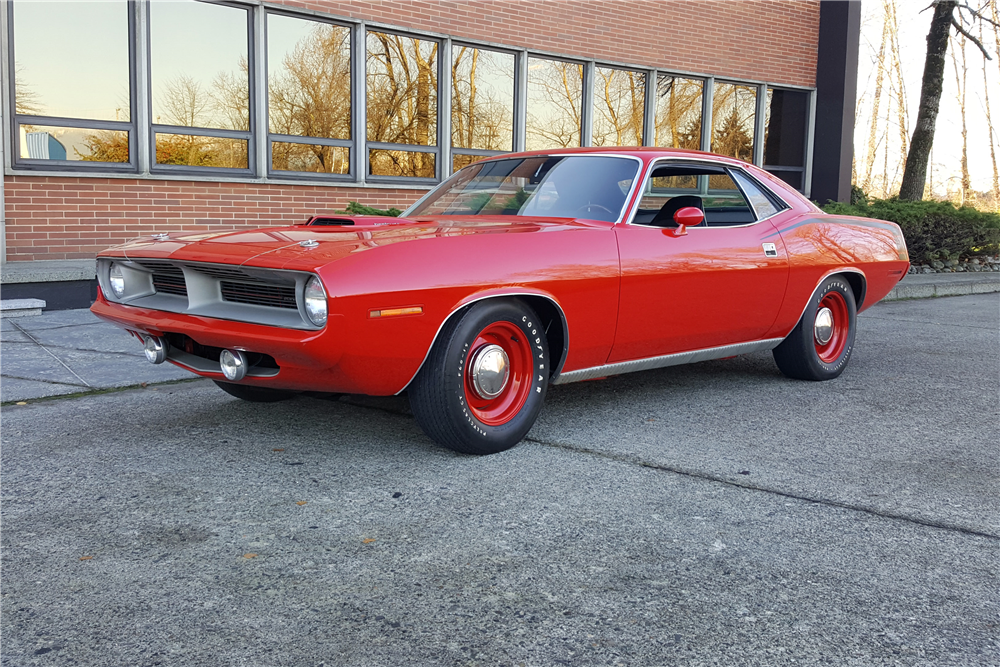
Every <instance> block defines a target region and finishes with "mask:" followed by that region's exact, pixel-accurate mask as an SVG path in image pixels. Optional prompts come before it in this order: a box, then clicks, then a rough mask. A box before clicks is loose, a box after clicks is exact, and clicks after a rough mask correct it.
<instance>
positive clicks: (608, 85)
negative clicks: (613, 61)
mask: <svg viewBox="0 0 1000 667" xmlns="http://www.w3.org/2000/svg"><path fill="white" fill-rule="evenodd" d="M645 100H646V75H645V74H643V73H642V72H632V71H629V70H623V69H611V68H609V67H597V68H596V70H595V72H594V130H593V141H594V145H595V146H641V145H642V123H643V114H644V112H645Z"/></svg>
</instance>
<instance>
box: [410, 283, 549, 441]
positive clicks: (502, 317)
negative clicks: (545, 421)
mask: <svg viewBox="0 0 1000 667" xmlns="http://www.w3.org/2000/svg"><path fill="white" fill-rule="evenodd" d="M548 356H549V350H548V342H547V341H546V339H545V332H544V331H543V329H542V327H541V325H540V322H539V319H538V316H537V315H536V314H535V313H534V311H532V310H531V308H529V307H528V306H527V305H525V304H524V303H522V302H520V301H518V300H515V299H502V300H499V299H498V300H490V301H483V302H480V303H477V304H475V305H474V306H472V307H470V308H469V310H467V311H466V312H465V313H464V314H462V315H460V316H458V317H456V318H455V319H454V320H453V321H451V322H449V323H448V325H446V326H445V328H444V329H442V331H441V333H440V335H439V336H438V340H437V342H436V343H435V344H434V347H433V348H432V349H431V352H430V354H429V355H428V357H427V360H426V361H425V362H424V365H423V367H422V368H421V369H420V372H419V373H418V374H417V377H416V378H414V380H413V384H412V386H411V387H410V390H409V395H410V407H411V408H412V410H413V415H414V417H415V418H416V420H417V423H418V424H420V427H421V428H422V429H423V430H424V433H426V434H427V435H428V436H429V437H430V438H431V439H432V440H434V441H435V442H437V443H438V444H441V445H443V446H445V447H448V448H449V449H453V450H455V451H457V452H462V453H465V454H493V453H496V452H501V451H503V450H505V449H510V448H511V447H513V446H514V445H516V444H517V443H518V442H520V441H521V440H522V439H523V438H524V436H525V435H526V434H527V433H528V430H529V429H530V428H531V426H532V425H533V424H534V423H535V419H536V418H537V417H538V413H539V412H540V411H541V409H542V402H543V401H544V400H545V392H546V390H547V389H548V378H549V368H548V363H549V359H548Z"/></svg>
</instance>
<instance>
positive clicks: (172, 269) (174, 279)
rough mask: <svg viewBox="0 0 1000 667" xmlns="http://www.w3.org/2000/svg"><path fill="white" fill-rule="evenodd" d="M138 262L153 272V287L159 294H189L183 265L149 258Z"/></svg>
mask: <svg viewBox="0 0 1000 667" xmlns="http://www.w3.org/2000/svg"><path fill="white" fill-rule="evenodd" d="M136 264H138V265H139V266H141V267H143V268H144V269H148V270H150V271H152V272H153V289H154V290H156V292H157V293H158V294H175V295H177V296H187V283H185V282H184V272H183V271H181V267H179V266H174V265H173V264H171V263H170V262H157V261H149V260H146V261H143V262H136Z"/></svg>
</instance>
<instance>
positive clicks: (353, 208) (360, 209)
mask: <svg viewBox="0 0 1000 667" xmlns="http://www.w3.org/2000/svg"><path fill="white" fill-rule="evenodd" d="M334 213H350V214H352V215H381V216H385V217H390V218H398V217H399V214H400V213H402V211H401V210H399V209H398V208H390V209H381V208H375V207H374V206H365V205H364V204H359V203H358V202H356V201H349V202H347V210H346V211H334Z"/></svg>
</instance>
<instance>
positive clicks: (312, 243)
mask: <svg viewBox="0 0 1000 667" xmlns="http://www.w3.org/2000/svg"><path fill="white" fill-rule="evenodd" d="M299 245H300V246H302V247H303V248H316V247H318V246H319V241H317V240H316V239H307V240H305V241H299Z"/></svg>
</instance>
